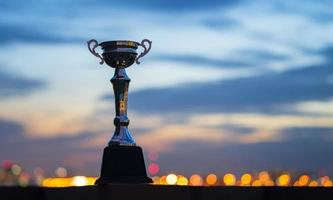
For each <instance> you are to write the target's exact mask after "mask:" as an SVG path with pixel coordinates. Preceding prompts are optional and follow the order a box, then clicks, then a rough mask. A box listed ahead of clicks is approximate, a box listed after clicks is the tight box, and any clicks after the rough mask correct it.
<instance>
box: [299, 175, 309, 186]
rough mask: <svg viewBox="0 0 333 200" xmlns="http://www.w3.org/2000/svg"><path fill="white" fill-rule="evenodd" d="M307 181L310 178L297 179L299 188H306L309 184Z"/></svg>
mask: <svg viewBox="0 0 333 200" xmlns="http://www.w3.org/2000/svg"><path fill="white" fill-rule="evenodd" d="M309 181H310V176H308V175H302V176H300V177H299V179H298V181H297V182H298V183H299V186H306V185H308V184H309Z"/></svg>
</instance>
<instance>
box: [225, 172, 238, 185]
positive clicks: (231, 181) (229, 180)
mask: <svg viewBox="0 0 333 200" xmlns="http://www.w3.org/2000/svg"><path fill="white" fill-rule="evenodd" d="M223 183H224V184H225V185H227V186H231V185H235V184H236V176H235V175H234V174H231V173H228V174H225V175H224V176H223Z"/></svg>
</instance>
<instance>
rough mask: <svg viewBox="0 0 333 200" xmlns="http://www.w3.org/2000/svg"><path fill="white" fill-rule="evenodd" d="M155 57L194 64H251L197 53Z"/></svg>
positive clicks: (230, 65)
mask: <svg viewBox="0 0 333 200" xmlns="http://www.w3.org/2000/svg"><path fill="white" fill-rule="evenodd" d="M154 59H156V60H159V61H172V62H178V63H186V64H191V65H192V66H212V67H247V66H249V65H251V64H250V63H248V62H244V61H239V60H222V59H220V60H219V59H213V58H206V57H204V56H197V55H181V54H175V55H170V54H168V55H157V56H156V57H155V58H154Z"/></svg>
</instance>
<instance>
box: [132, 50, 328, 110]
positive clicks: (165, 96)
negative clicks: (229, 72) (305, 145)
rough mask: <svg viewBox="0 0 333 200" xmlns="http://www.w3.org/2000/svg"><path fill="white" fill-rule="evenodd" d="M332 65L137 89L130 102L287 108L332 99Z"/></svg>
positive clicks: (158, 106) (139, 105)
mask: <svg viewBox="0 0 333 200" xmlns="http://www.w3.org/2000/svg"><path fill="white" fill-rule="evenodd" d="M327 52H330V50H327V51H326V53H327ZM326 56H328V55H326ZM331 65H332V62H331V61H330V60H328V61H327V63H325V64H322V65H313V66H308V67H302V68H298V69H294V70H289V71H286V72H282V73H266V74H263V75H259V76H254V77H248V78H239V79H232V80H224V81H217V82H212V83H204V84H198V83H197V84H195V83H193V84H184V85H182V86H181V87H180V86H179V87H173V88H161V89H147V90H142V91H137V92H135V93H131V98H132V99H135V101H131V102H130V106H131V108H132V109H135V110H139V111H141V112H155V113H156V112H212V111H213V112H277V113H278V112H284V111H285V110H282V109H281V105H286V104H294V103H297V102H301V101H310V100H325V99H330V98H331V97H332V92H333V85H332V84H331V83H330V82H329V81H327V80H328V78H329V76H330V75H331V74H333V68H332V67H331ZM207 79H209V77H207ZM147 99H149V100H150V101H149V104H147V103H146V101H147Z"/></svg>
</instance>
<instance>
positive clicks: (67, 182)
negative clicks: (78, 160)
mask: <svg viewBox="0 0 333 200" xmlns="http://www.w3.org/2000/svg"><path fill="white" fill-rule="evenodd" d="M95 181H96V178H95V177H85V176H75V177H72V178H47V179H44V180H43V181H42V186H43V187H70V186H85V185H94V184H95Z"/></svg>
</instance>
